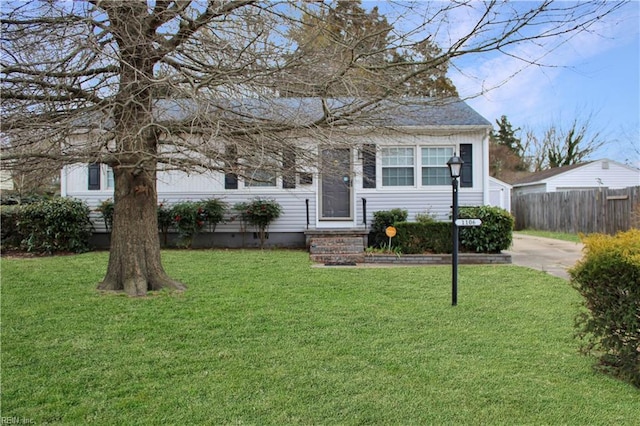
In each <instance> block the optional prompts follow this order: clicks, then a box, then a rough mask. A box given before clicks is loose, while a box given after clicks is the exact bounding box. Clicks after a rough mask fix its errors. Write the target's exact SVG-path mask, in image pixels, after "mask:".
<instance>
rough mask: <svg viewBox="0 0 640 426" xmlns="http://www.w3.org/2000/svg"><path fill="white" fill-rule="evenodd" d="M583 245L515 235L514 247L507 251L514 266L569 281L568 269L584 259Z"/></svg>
mask: <svg viewBox="0 0 640 426" xmlns="http://www.w3.org/2000/svg"><path fill="white" fill-rule="evenodd" d="M582 248H583V244H582V243H572V242H568V241H560V240H554V239H551V238H542V237H533V236H530V235H524V234H518V233H514V234H513V246H512V247H511V248H510V249H509V250H507V251H505V253H508V254H510V255H511V262H512V263H513V264H514V265H518V266H525V267H527V268H532V269H538V270H540V271H544V272H546V273H548V274H551V275H555V276H556V277H560V278H564V279H566V280H569V274H568V273H567V269H569V268H571V267H572V266H573V265H575V263H576V262H577V261H578V260H580V259H581V258H582Z"/></svg>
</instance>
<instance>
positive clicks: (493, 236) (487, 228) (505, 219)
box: [459, 206, 514, 253]
mask: <svg viewBox="0 0 640 426" xmlns="http://www.w3.org/2000/svg"><path fill="white" fill-rule="evenodd" d="M459 217H460V218H461V219H474V218H475V219H480V220H482V225H481V226H469V227H461V228H460V229H459V236H460V245H461V247H462V250H464V251H471V252H477V253H499V252H500V251H502V250H506V249H508V248H509V247H510V246H511V243H512V241H513V225H514V219H513V216H511V213H509V212H508V211H506V210H505V209H501V208H500V207H491V206H480V207H461V208H460V214H459Z"/></svg>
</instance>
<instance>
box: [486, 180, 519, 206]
mask: <svg viewBox="0 0 640 426" xmlns="http://www.w3.org/2000/svg"><path fill="white" fill-rule="evenodd" d="M512 188H513V187H512V186H511V185H509V184H508V183H506V182H503V181H501V180H499V179H496V178H494V177H489V205H491V206H494V207H500V208H501V209H505V210H506V211H511V189H512Z"/></svg>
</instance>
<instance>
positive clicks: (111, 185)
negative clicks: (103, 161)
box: [107, 166, 115, 189]
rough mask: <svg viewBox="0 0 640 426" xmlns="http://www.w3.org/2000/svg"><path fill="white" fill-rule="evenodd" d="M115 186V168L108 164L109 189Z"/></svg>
mask: <svg viewBox="0 0 640 426" xmlns="http://www.w3.org/2000/svg"><path fill="white" fill-rule="evenodd" d="M113 188H115V183H114V178H113V169H112V168H111V167H109V166H107V189H113Z"/></svg>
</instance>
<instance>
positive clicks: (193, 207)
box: [171, 201, 207, 247]
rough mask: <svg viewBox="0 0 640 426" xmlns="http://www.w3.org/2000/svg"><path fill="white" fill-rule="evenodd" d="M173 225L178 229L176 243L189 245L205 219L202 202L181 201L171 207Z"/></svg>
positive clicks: (184, 245) (183, 245)
mask: <svg viewBox="0 0 640 426" xmlns="http://www.w3.org/2000/svg"><path fill="white" fill-rule="evenodd" d="M171 216H172V218H173V226H174V227H175V228H176V230H177V231H178V235H179V242H178V245H180V246H182V247H191V245H192V244H193V237H194V236H195V235H196V234H197V233H198V232H200V230H201V229H202V228H203V227H204V224H205V222H206V220H207V216H206V213H205V211H204V208H203V206H202V203H199V202H195V201H183V202H181V203H177V204H174V205H173V207H171Z"/></svg>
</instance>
